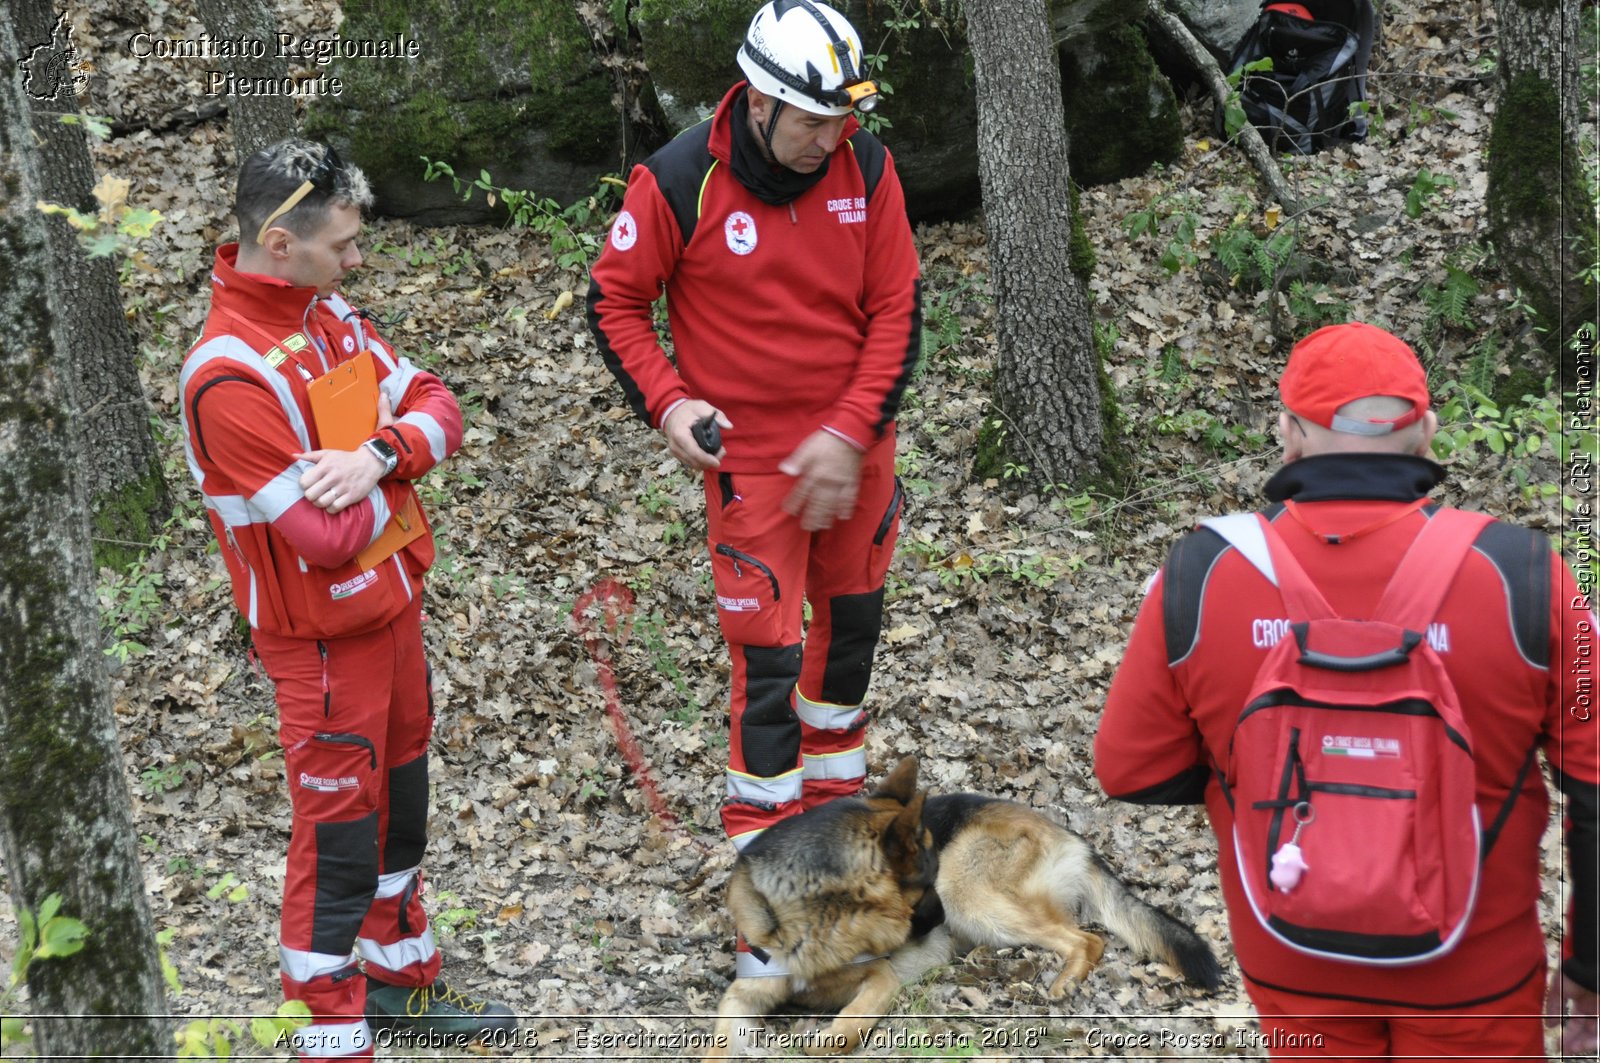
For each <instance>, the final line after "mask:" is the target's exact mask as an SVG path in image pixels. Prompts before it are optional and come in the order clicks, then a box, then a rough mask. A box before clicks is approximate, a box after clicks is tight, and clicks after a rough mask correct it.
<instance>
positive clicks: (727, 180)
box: [589, 83, 922, 472]
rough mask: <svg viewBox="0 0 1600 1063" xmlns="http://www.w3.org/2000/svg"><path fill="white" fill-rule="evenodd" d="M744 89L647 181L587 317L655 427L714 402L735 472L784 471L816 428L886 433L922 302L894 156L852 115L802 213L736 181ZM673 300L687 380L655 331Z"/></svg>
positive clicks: (655, 159) (914, 350)
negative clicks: (694, 402) (724, 421)
mask: <svg viewBox="0 0 1600 1063" xmlns="http://www.w3.org/2000/svg"><path fill="white" fill-rule="evenodd" d="M744 89H745V86H744V84H743V83H740V84H739V85H736V86H735V87H734V88H733V89H732V90H730V91H729V93H728V95H727V96H726V97H724V99H723V101H722V104H721V105H720V106H719V107H718V108H717V111H716V113H715V114H714V115H713V116H712V117H711V118H710V119H708V120H707V121H706V122H703V123H701V124H700V125H698V126H696V127H694V128H693V129H690V130H688V131H687V132H685V133H683V134H682V135H681V136H679V137H678V138H677V139H676V140H674V141H673V142H672V143H671V144H668V145H667V146H666V147H665V148H662V149H661V150H660V151H659V152H657V153H656V154H655V155H653V156H651V158H650V159H648V160H647V161H646V162H645V163H644V164H643V165H640V166H636V167H634V170H633V174H632V175H631V177H630V179H629V181H628V191H627V194H626V196H625V197H624V198H623V203H622V212H621V213H620V214H619V215H618V217H617V219H616V221H615V222H614V223H613V225H612V228H611V236H610V239H609V241H608V242H607V244H606V247H605V249H604V250H603V251H602V252H601V255H600V259H599V261H598V262H596V263H595V266H594V269H593V271H592V274H591V285H590V290H589V321H590V325H591V327H592V328H593V330H594V334H595V338H596V340H597V342H598V344H599V346H600V352H601V354H602V356H603V357H604V358H605V360H606V364H607V366H608V367H609V368H610V369H611V371H612V372H613V373H614V374H615V375H616V377H617V379H618V380H619V381H620V382H621V384H622V386H623V390H624V392H625V393H626V394H627V396H628V399H629V402H630V404H631V405H632V407H633V409H634V412H635V413H636V414H638V415H639V417H640V418H641V419H643V420H644V421H645V422H646V423H647V424H649V425H651V426H653V427H659V425H660V423H661V419H662V417H663V416H664V415H665V414H666V413H667V412H668V411H669V410H670V409H671V407H672V406H674V405H675V404H676V403H677V402H679V401H680V400H682V399H686V398H698V399H704V400H705V401H707V402H710V403H711V404H712V405H713V406H716V407H717V408H718V409H720V410H722V411H723V412H724V413H725V414H727V416H728V419H729V420H730V421H732V422H733V428H732V429H730V430H728V431H726V432H724V434H723V440H724V444H725V446H726V447H727V456H726V458H725V459H724V460H723V464H722V468H723V470H724V471H727V472H771V471H773V469H774V468H775V467H776V466H777V464H778V462H780V461H782V460H783V459H784V458H785V457H787V456H788V455H789V454H790V452H792V451H793V450H794V448H795V447H796V446H798V445H799V444H800V442H801V441H802V440H804V439H805V438H806V437H807V436H809V435H810V434H811V433H812V432H814V431H816V430H817V429H819V428H828V429H830V430H832V431H833V432H834V433H835V434H837V435H840V436H843V437H844V438H846V439H847V440H849V441H851V442H853V443H854V444H855V445H856V446H857V447H858V448H860V449H863V450H864V449H866V448H867V447H868V446H870V445H871V444H873V443H874V442H876V441H877V440H878V439H879V438H881V437H882V436H883V434H884V433H885V431H886V430H887V428H888V427H889V425H890V424H892V423H893V421H894V417H895V413H896V410H897V408H898V406H899V402H900V395H901V392H902V391H903V390H904V388H905V385H906V382H907V381H908V380H909V378H910V374H911V371H912V369H913V368H914V367H915V365H916V359H917V356H918V354H919V352H920V349H921V336H922V324H921V288H920V282H919V279H918V277H919V274H918V267H917V255H916V248H915V246H914V245H913V243H912V239H911V226H910V223H909V222H908V221H907V220H906V212H905V195H904V193H903V192H902V191H901V188H900V180H899V178H898V177H897V176H896V175H895V171H894V163H893V160H892V159H890V158H889V157H888V153H887V151H885V149H884V148H883V146H882V145H881V144H880V143H879V142H878V141H877V140H876V139H875V138H874V137H872V135H871V134H869V133H867V132H866V131H865V130H858V129H856V127H855V120H854V119H853V118H852V119H849V120H848V123H847V125H846V130H845V132H846V139H843V140H841V141H840V143H839V145H838V147H837V148H835V149H834V153H833V155H832V157H831V158H830V160H829V164H828V171H827V173H826V175H825V176H824V177H823V178H822V179H821V181H819V182H818V183H817V184H816V185H814V186H813V187H811V188H809V189H807V190H806V191H805V192H803V193H802V194H801V195H800V196H799V197H798V198H796V199H794V200H792V201H791V202H789V203H786V204H782V205H775V204H771V203H766V202H763V201H762V200H760V199H758V198H757V197H756V196H755V195H754V194H753V193H752V192H751V191H750V190H749V189H747V188H745V187H744V185H742V184H741V183H740V182H739V181H738V180H736V179H735V178H734V176H733V172H732V167H731V164H730V153H731V149H732V145H731V138H732V136H733V131H732V128H731V127H732V111H733V110H734V107H733V104H734V101H735V100H736V99H738V98H739V97H740V96H741V95H742V93H743V92H744ZM686 233H687V234H688V235H687V236H686V235H685V234H686ZM663 290H665V291H666V294H667V316H668V320H669V322H670V323H671V328H672V340H673V346H674V349H675V351H676V354H677V366H676V368H674V366H673V363H672V362H671V361H670V360H669V359H668V357H667V355H666V353H665V352H664V351H663V349H662V347H661V343H660V341H659V340H658V339H657V336H656V331H655V323H654V321H653V320H652V317H651V305H652V304H653V303H654V302H655V301H656V300H657V299H658V298H659V297H660V295H661V293H662V291H663Z"/></svg>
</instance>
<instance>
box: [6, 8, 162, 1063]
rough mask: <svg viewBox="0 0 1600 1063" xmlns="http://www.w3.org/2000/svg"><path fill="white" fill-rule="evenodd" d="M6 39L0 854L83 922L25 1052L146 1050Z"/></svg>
mask: <svg viewBox="0 0 1600 1063" xmlns="http://www.w3.org/2000/svg"><path fill="white" fill-rule="evenodd" d="M44 40H49V33H48V31H47V32H46V34H45V37H44ZM17 54H18V52H17V42H16V38H15V36H14V23H12V22H11V21H10V20H6V19H0V65H3V73H4V76H3V77H0V277H4V278H5V280H4V283H0V513H3V514H5V517H4V519H3V520H0V855H3V856H4V858H5V864H6V871H7V877H8V879H9V881H10V886H11V894H12V898H13V902H14V903H15V904H16V905H17V907H18V908H27V909H28V910H30V911H35V912H36V911H38V910H39V907H40V905H41V903H42V902H43V901H44V899H45V898H46V897H47V896H48V895H50V894H52V893H59V894H61V896H62V898H63V904H62V907H61V912H62V914H63V915H68V916H71V917H73V918H76V919H78V920H81V921H82V922H83V923H84V924H86V925H87V927H88V929H89V934H90V936H89V939H88V941H87V943H86V944H85V947H84V948H83V950H82V951H81V952H78V953H77V954H76V955H73V956H71V957H67V958H52V959H46V960H37V961H35V962H34V964H33V965H32V966H31V967H30V968H29V970H28V979H27V980H28V990H29V994H30V998H31V1004H32V1011H33V1013H34V1015H35V1016H36V1017H35V1018H34V1020H33V1023H34V1035H35V1041H36V1045H37V1048H38V1049H39V1055H40V1057H41V1058H45V1059H67V1058H77V1057H79V1056H88V1055H103V1054H107V1053H117V1054H121V1055H123V1056H124V1057H125V1058H134V1059H139V1058H155V1057H158V1056H162V1055H165V1054H169V1053H170V1050H171V1048H172V1040H171V1035H170V1034H169V1033H168V1032H167V1031H166V1028H165V1021H164V1019H163V1017H162V1016H163V1013H164V1012H165V1010H166V1007H165V1004H166V1002H165V999H164V994H163V989H162V977H161V970H160V965H159V962H158V959H157V956H158V953H157V949H156V943H155V935H154V932H153V930H152V927H151V921H150V910H149V907H148V905H147V903H146V901H145V896H144V880H143V876H142V875H141V873H140V869H139V854H138V835H137V834H136V833H135V830H134V825H133V815H132V807H131V804H130V802H129V798H128V790H127V783H126V781H125V779H124V776H123V764H122V752H121V750H120V748H119V746H118V742H117V732H116V726H115V723H114V720H113V716H112V707H111V692H110V688H109V685H108V683H107V680H106V672H105V658H104V655H103V654H102V653H101V651H100V633H99V627H98V618H97V616H96V611H95V597H94V586H93V580H92V575H91V574H92V571H93V569H92V566H91V563H90V541H89V521H88V502H87V496H86V495H85V494H84V491H83V479H82V476H81V472H80V470H79V468H78V467H77V465H76V464H75V463H74V461H73V455H74V454H76V453H78V451H79V448H80V446H81V440H80V436H81V433H82V431H83V430H84V427H85V426H84V425H83V424H82V423H80V422H81V419H80V418H78V417H77V416H75V411H76V408H77V403H76V401H75V400H76V396H75V394H74V391H75V389H76V387H77V384H76V377H77V374H76V373H75V372H74V371H73V369H74V368H75V367H72V366H71V365H70V364H69V363H70V359H69V358H68V356H67V351H66V350H65V349H64V348H63V347H62V346H61V345H60V337H61V336H62V335H63V331H64V330H62V329H59V328H57V327H55V325H56V322H58V321H59V319H60V318H61V317H62V316H63V315H64V314H65V313H67V312H68V311H69V310H70V311H71V312H73V313H77V312H78V311H79V309H80V308H79V307H76V306H69V305H68V302H67V300H68V299H69V298H71V296H70V295H69V291H70V289H69V288H68V287H67V282H68V278H67V277H65V276H64V274H66V273H67V272H70V271H71V270H72V269H73V268H75V267H74V266H73V264H72V262H71V260H69V259H67V258H64V257H63V256H61V255H59V254H58V253H57V251H56V249H55V248H54V247H53V246H50V245H48V244H47V242H46V236H45V231H44V225H43V218H42V216H41V215H40V214H39V212H38V211H37V209H36V208H35V206H34V192H33V188H34V187H35V186H36V185H37V181H38V177H37V175H36V174H35V175H31V176H25V174H24V172H23V171H25V170H27V169H28V168H30V167H32V166H33V165H35V162H36V160H35V152H36V148H35V145H34V142H33V140H32V136H33V129H32V112H33V108H31V107H30V106H29V105H28V101H27V99H26V98H25V96H24V93H23V89H22V84H23V82H22V73H21V71H20V70H19V68H18V65H17V62H16V61H15V57H16V56H17Z"/></svg>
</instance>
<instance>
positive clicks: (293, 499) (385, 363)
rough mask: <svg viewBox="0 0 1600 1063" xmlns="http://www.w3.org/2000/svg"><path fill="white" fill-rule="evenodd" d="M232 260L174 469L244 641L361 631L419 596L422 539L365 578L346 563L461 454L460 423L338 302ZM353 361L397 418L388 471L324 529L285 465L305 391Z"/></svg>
mask: <svg viewBox="0 0 1600 1063" xmlns="http://www.w3.org/2000/svg"><path fill="white" fill-rule="evenodd" d="M238 253H239V249H238V245H236V244H229V245H226V246H224V247H222V248H220V249H218V251H217V255H216V262H215V265H214V267H213V272H212V275H211V284H212V296H211V313H210V314H209V315H208V316H207V318H206V324H205V329H204V331H203V332H202V333H201V336H200V339H199V340H198V341H196V343H195V345H194V346H193V347H192V348H190V350H189V354H188V357H187V358H186V359H185V360H184V365H183V373H182V377H181V388H182V396H183V400H182V401H183V407H182V411H181V416H182V423H183V444H184V455H185V457H186V458H187V459H188V462H189V471H190V472H191V473H192V474H193V475H194V478H195V480H196V482H198V483H199V485H200V491H201V494H202V495H203V497H204V500H205V504H206V509H207V513H208V516H209V517H210V520H211V527H212V530H213V531H214V532H215V533H216V536H217V541H218V542H219V543H220V544H221V546H222V558H223V561H224V562H225V563H226V564H227V567H228V575H229V576H230V577H231V579H232V581H233V595H234V601H235V602H236V603H237V604H238V607H239V611H240V612H241V613H242V614H244V616H245V617H246V618H247V619H248V620H249V621H250V626H251V627H252V628H254V629H258V630H261V631H266V632H269V633H271V634H275V635H286V636H289V637H294V638H336V637H340V636H344V635H355V634H360V633H362V632H364V631H370V630H372V629H374V628H377V627H379V626H381V625H382V624H385V623H387V622H388V621H389V620H391V619H393V618H394V617H395V616H396V615H397V614H399V612H400V610H401V609H403V608H405V606H406V603H407V602H409V601H410V600H411V599H412V598H414V597H416V596H417V595H419V594H420V593H421V592H422V583H421V578H422V574H423V573H424V572H426V571H427V569H428V566H429V565H431V564H432V563H433V538H432V535H431V534H424V535H422V536H421V537H419V538H417V539H414V540H412V542H410V543H409V544H408V545H406V546H405V547H403V548H402V549H401V550H400V552H399V553H397V554H395V555H394V556H393V557H391V558H389V559H388V560H386V561H383V562H381V563H380V564H378V565H376V566H375V567H373V568H372V569H370V570H364V569H363V568H362V566H361V565H359V564H358V563H357V561H356V556H357V555H358V554H359V553H360V552H361V550H362V549H363V548H365V547H366V546H367V545H368V544H369V543H370V542H372V541H373V540H375V539H376V538H377V537H378V536H379V534H381V532H382V531H383V528H384V526H385V525H386V524H387V523H388V521H389V518H390V514H391V513H393V512H395V511H397V510H398V509H399V508H400V507H401V506H402V505H403V504H404V503H405V502H406V500H407V499H408V498H411V499H415V496H416V491H415V489H414V488H413V487H412V486H411V481H413V480H415V479H417V478H418V477H420V476H421V475H422V474H423V473H425V472H427V471H428V470H429V469H431V468H433V466H434V465H436V464H437V463H438V462H440V461H442V460H443V459H444V458H445V456H446V455H448V454H450V453H452V452H454V451H455V449H456V448H457V447H458V446H460V445H461V411H460V409H459V408H458V407H457V406H456V400H455V398H454V397H453V396H452V395H451V394H450V392H449V390H448V389H447V388H446V387H445V386H444V384H443V383H442V382H441V381H440V380H439V379H438V378H437V377H435V376H433V375H432V374H430V373H424V372H422V371H421V370H419V369H417V368H416V367H415V366H414V365H412V364H411V363H410V362H409V361H408V360H406V359H405V358H402V357H400V356H398V355H396V354H395V352H394V350H393V348H391V347H390V346H389V345H388V344H387V343H385V342H384V341H383V340H382V339H381V338H379V337H378V335H377V333H376V332H375V331H374V330H373V329H372V327H371V326H370V325H369V324H367V323H366V322H364V321H362V320H361V318H360V316H359V315H358V314H357V313H356V311H354V310H352V309H351V308H350V305H349V304H348V303H346V302H345V301H344V300H343V299H342V298H341V297H340V296H339V295H337V294H334V295H331V296H329V297H328V298H326V299H318V298H317V293H316V291H315V290H314V289H311V288H296V287H293V286H291V285H289V284H287V283H285V282H282V281H278V280H276V279H274V278H270V277H263V276H259V275H256V274H249V273H241V272H239V271H238V269H236V268H235V263H236V261H237V259H238ZM361 350H370V351H371V352H372V353H373V361H374V363H375V364H376V366H377V371H378V380H379V386H380V387H381V388H382V389H383V391H384V393H385V394H386V395H387V396H388V398H389V401H390V404H391V406H392V408H393V410H394V413H395V417H396V418H397V420H396V423H395V424H394V425H393V426H391V427H389V428H386V429H383V430H381V431H380V432H379V433H377V435H378V437H379V438H382V439H384V440H385V441H387V442H388V443H389V445H390V446H392V447H394V449H395V451H396V452H397V453H398V455H399V458H400V461H399V464H398V465H397V466H396V468H395V470H394V472H393V473H391V474H389V475H388V476H386V477H385V478H384V479H383V480H382V481H380V483H379V484H378V486H377V487H376V488H374V489H373V491H372V493H371V494H369V495H368V496H367V498H365V499H363V500H362V501H361V502H359V503H357V504H356V505H353V506H350V507H349V508H347V509H344V510H342V511H341V512H339V513H338V514H337V515H335V516H329V515H328V513H327V512H326V511H324V510H322V509H319V508H318V507H317V506H315V505H314V504H312V503H311V502H310V501H309V500H308V499H307V498H306V497H305V493H304V492H303V491H302V490H301V489H300V477H301V475H302V474H303V473H304V472H305V471H306V470H307V469H309V468H311V464H310V463H309V462H305V461H299V460H296V458H295V457H294V455H296V454H300V453H303V452H305V451H309V450H316V449H319V441H318V437H317V429H316V425H315V423H314V421H313V419H312V414H311V407H310V403H309V400H308V399H307V392H306V385H307V384H308V383H309V382H310V381H311V380H313V379H314V378H316V377H318V376H321V375H322V374H323V373H325V372H327V371H328V370H330V369H332V368H333V367H334V366H336V365H338V364H339V363H341V362H344V361H347V360H348V359H350V358H352V357H354V356H355V355H356V354H357V353H358V352H360V351H361ZM280 355H281V356H283V357H282V359H281V361H280ZM273 362H278V363H279V364H277V365H276V367H274V366H273V364H272V363H273ZM419 512H420V510H419ZM424 520H426V518H424Z"/></svg>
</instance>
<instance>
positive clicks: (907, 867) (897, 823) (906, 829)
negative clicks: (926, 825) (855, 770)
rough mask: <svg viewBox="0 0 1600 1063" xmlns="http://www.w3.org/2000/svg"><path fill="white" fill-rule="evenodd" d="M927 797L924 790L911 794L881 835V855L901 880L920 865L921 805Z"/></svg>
mask: <svg viewBox="0 0 1600 1063" xmlns="http://www.w3.org/2000/svg"><path fill="white" fill-rule="evenodd" d="M896 770H898V769H896ZM927 796H928V794H927V792H926V791H925V790H918V791H917V792H916V793H915V794H913V795H912V797H911V800H910V801H909V802H908V803H907V804H906V807H905V808H903V809H901V810H900V812H899V814H898V815H896V816H895V817H894V822H893V823H891V824H889V829H888V830H886V831H885V832H884V834H883V853H884V855H885V856H887V857H888V858H889V866H890V867H892V868H894V869H895V874H897V875H898V876H899V877H900V878H903V879H904V878H910V877H912V876H913V875H914V873H915V872H916V870H917V868H918V866H919V865H920V864H921V863H922V848H923V846H922V803H923V801H924V800H925V799H926V798H927Z"/></svg>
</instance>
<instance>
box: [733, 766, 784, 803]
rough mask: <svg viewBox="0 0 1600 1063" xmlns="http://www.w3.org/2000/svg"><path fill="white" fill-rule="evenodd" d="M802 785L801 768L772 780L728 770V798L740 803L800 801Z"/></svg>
mask: <svg viewBox="0 0 1600 1063" xmlns="http://www.w3.org/2000/svg"><path fill="white" fill-rule="evenodd" d="M802 785H803V782H802V778H801V774H800V769H799V768H795V769H794V770H793V771H786V772H784V773H783V774H782V775H774V776H773V777H772V778H770V779H763V778H761V777H760V776H759V775H746V774H745V773H744V772H740V771H734V770H733V769H732V768H729V769H728V796H729V797H731V798H733V799H735V800H738V801H761V802H765V803H767V804H773V805H781V804H783V803H784V802H785V801H798V800H800V789H801V786H802Z"/></svg>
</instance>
